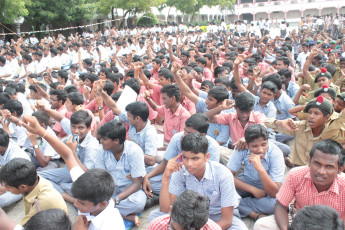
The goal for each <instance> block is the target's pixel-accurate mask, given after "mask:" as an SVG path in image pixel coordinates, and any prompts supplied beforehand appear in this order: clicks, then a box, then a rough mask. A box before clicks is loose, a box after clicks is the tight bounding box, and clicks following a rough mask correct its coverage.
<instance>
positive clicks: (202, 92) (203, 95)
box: [199, 90, 234, 100]
mask: <svg viewBox="0 0 345 230" xmlns="http://www.w3.org/2000/svg"><path fill="white" fill-rule="evenodd" d="M207 96H208V93H207V92H205V91H202V90H199V97H200V98H203V99H205V100H206V99H207ZM229 99H230V100H234V97H233V96H232V92H231V91H229Z"/></svg>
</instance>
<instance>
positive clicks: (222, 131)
mask: <svg viewBox="0 0 345 230" xmlns="http://www.w3.org/2000/svg"><path fill="white" fill-rule="evenodd" d="M195 109H196V112H197V113H205V112H206V111H207V108H206V102H205V100H204V99H203V98H199V99H198V102H197V103H196V105H195ZM207 135H209V136H210V137H212V138H214V139H215V140H216V141H218V142H221V143H224V144H223V145H224V146H226V145H227V143H228V141H229V138H230V128H229V126H228V125H220V124H217V123H210V125H209V127H208V130H207Z"/></svg>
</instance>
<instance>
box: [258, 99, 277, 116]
mask: <svg viewBox="0 0 345 230" xmlns="http://www.w3.org/2000/svg"><path fill="white" fill-rule="evenodd" d="M253 96H254V108H253V110H254V111H256V112H259V113H262V114H264V115H265V116H266V117H276V115H277V109H276V107H275V106H274V104H273V102H272V101H269V102H268V103H267V104H265V105H263V106H262V105H261V104H260V97H258V96H255V95H253Z"/></svg>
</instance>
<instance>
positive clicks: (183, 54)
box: [181, 51, 190, 58]
mask: <svg viewBox="0 0 345 230" xmlns="http://www.w3.org/2000/svg"><path fill="white" fill-rule="evenodd" d="M181 56H186V57H187V58H189V57H190V54H189V53H188V52H187V51H182V52H181Z"/></svg>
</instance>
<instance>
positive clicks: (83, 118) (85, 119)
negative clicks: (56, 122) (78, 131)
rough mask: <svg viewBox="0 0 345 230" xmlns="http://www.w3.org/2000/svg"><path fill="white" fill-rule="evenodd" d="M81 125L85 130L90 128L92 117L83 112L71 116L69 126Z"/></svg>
mask: <svg viewBox="0 0 345 230" xmlns="http://www.w3.org/2000/svg"><path fill="white" fill-rule="evenodd" d="M80 123H83V124H85V125H86V127H87V128H89V127H90V126H91V123H92V117H91V116H90V114H89V113H88V112H86V111H84V110H79V111H76V112H74V113H73V114H72V116H71V125H77V124H80Z"/></svg>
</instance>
